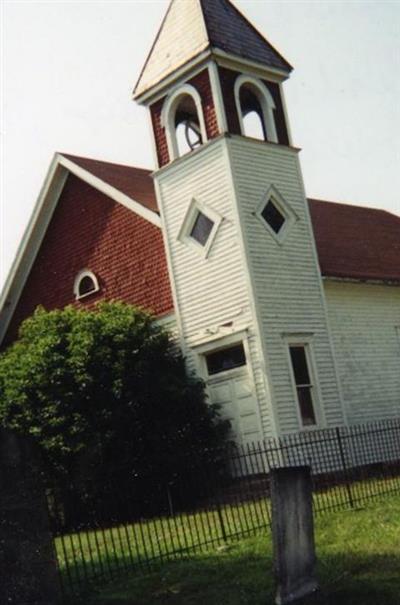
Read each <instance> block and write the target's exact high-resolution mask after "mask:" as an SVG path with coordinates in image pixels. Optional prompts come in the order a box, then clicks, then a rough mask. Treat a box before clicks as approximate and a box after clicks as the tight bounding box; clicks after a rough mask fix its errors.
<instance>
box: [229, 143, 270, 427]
mask: <svg viewBox="0 0 400 605" xmlns="http://www.w3.org/2000/svg"><path fill="white" fill-rule="evenodd" d="M225 154H226V161H227V167H228V169H229V174H230V179H231V190H232V200H233V201H232V208H233V209H234V212H235V216H236V221H237V225H238V235H239V243H240V247H241V251H242V259H243V275H244V278H245V280H246V285H247V291H248V297H249V303H250V308H251V313H252V317H253V322H254V333H255V335H256V339H257V349H258V355H259V360H260V367H261V371H262V374H263V381H264V389H265V396H266V403H267V406H268V408H269V412H270V414H269V420H270V426H271V434H272V436H273V437H279V434H280V427H279V419H278V412H277V409H276V406H275V405H274V399H275V396H274V390H273V383H272V375H271V369H270V360H269V356H268V351H267V346H266V342H265V339H264V337H263V332H262V327H261V326H262V322H261V316H260V309H259V306H258V305H257V302H256V298H255V278H254V271H253V267H252V264H251V261H250V251H249V246H248V242H247V241H246V238H245V236H244V232H243V227H242V225H243V224H244V216H243V209H242V207H241V205H240V203H239V192H238V186H237V182H236V175H235V174H234V172H233V161H232V150H231V141H230V139H225ZM257 413H258V416H259V421H260V426H261V427H263V422H262V414H261V410H260V405H259V404H258V405H257ZM261 434H262V435H263V437H265V435H264V430H263V429H262V432H261Z"/></svg>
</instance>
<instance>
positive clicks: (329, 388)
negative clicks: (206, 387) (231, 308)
mask: <svg viewBox="0 0 400 605" xmlns="http://www.w3.org/2000/svg"><path fill="white" fill-rule="evenodd" d="M228 144H229V148H230V157H231V168H232V173H233V175H234V181H235V188H236V194H237V199H238V204H239V207H240V212H241V222H242V227H243V230H244V238H245V241H246V242H247V254H248V259H249V265H250V273H251V275H252V283H253V288H254V294H255V299H256V306H257V313H258V317H259V321H260V324H261V327H262V334H263V339H264V344H265V349H264V351H265V353H266V361H267V365H268V367H269V375H270V380H271V384H272V397H273V403H274V406H275V410H276V413H277V420H278V429H279V430H280V432H283V433H284V432H290V431H296V430H298V429H299V428H300V427H299V421H298V415H297V409H296V402H295V393H294V389H293V384H292V382H291V376H290V368H289V363H288V357H287V342H286V340H285V336H287V335H288V334H306V335H310V336H311V337H312V343H313V345H312V347H313V352H314V357H315V364H316V373H317V380H318V385H319V392H320V396H321V403H322V406H323V411H324V412H323V413H324V416H325V420H326V425H327V426H334V425H340V424H342V423H343V420H344V419H343V411H342V403H341V400H340V396H339V392H338V381H337V374H336V370H335V365H334V360H333V350H332V344H331V341H330V337H329V333H328V326H327V317H326V309H325V307H324V300H323V289H322V284H321V278H320V272H319V267H318V263H317V260H316V255H315V250H314V247H313V239H312V238H313V235H312V232H311V226H310V221H309V216H308V207H307V205H306V200H305V196H304V191H303V185H302V178H301V173H300V167H299V162H298V156H297V153H296V151H295V150H291V149H288V148H284V147H282V146H278V145H265V144H262V143H259V142H257V141H253V140H249V139H245V138H243V137H232V138H231V139H230V140H229V141H228ZM271 185H274V186H275V187H276V188H277V189H278V190H279V192H280V193H281V195H282V196H283V197H284V199H285V200H286V202H287V203H288V204H289V206H290V207H291V209H292V210H293V211H294V212H295V213H296V215H297V217H298V220H297V221H296V222H295V224H293V226H292V228H291V230H290V232H289V233H288V235H287V237H286V239H285V241H284V243H283V244H279V243H278V242H277V241H276V239H275V238H274V237H273V236H272V235H271V234H270V233H269V232H268V231H267V230H266V229H265V227H264V226H263V224H262V223H261V221H260V220H259V219H258V218H257V217H256V216H255V214H254V213H255V211H256V209H257V208H258V206H259V204H260V202H261V200H262V198H263V196H264V195H265V194H266V192H267V191H268V189H269V187H270V186H271Z"/></svg>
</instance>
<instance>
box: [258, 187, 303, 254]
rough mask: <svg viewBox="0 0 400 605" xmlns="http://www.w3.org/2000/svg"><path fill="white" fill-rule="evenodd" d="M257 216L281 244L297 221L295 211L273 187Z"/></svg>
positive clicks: (259, 207) (259, 208) (262, 202)
mask: <svg viewBox="0 0 400 605" xmlns="http://www.w3.org/2000/svg"><path fill="white" fill-rule="evenodd" d="M255 214H256V216H257V217H258V218H259V220H260V221H261V222H262V224H263V225H264V227H265V228H266V229H267V231H268V232H269V233H270V234H271V235H272V236H273V237H274V238H275V239H276V240H277V242H278V243H280V244H281V243H282V242H283V240H284V239H285V238H286V236H287V234H288V233H289V230H290V229H291V226H292V225H293V223H295V222H296V220H297V215H296V213H295V212H294V210H293V209H292V208H291V206H290V205H289V204H288V202H287V201H286V200H285V199H284V198H283V197H282V195H281V194H280V193H279V191H278V190H277V189H276V187H274V186H273V185H271V187H270V188H269V189H268V191H267V193H266V194H265V196H264V197H263V199H262V201H261V202H260V204H259V206H258V208H257V211H256V213H255Z"/></svg>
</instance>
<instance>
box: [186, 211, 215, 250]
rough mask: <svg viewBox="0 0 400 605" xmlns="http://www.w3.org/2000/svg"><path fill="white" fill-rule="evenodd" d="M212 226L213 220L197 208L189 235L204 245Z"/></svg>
mask: <svg viewBox="0 0 400 605" xmlns="http://www.w3.org/2000/svg"><path fill="white" fill-rule="evenodd" d="M213 227H214V221H212V220H211V219H210V218H208V216H206V215H205V214H203V213H202V212H200V210H198V211H197V216H196V218H195V220H194V224H193V227H192V230H191V231H190V237H192V238H193V239H194V240H196V242H198V243H199V244H200V245H201V246H205V245H206V243H207V240H208V238H209V237H210V233H211V231H212V228H213Z"/></svg>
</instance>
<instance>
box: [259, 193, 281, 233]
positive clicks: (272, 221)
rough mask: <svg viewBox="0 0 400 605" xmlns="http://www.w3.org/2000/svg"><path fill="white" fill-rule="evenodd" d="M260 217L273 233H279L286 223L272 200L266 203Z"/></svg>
mask: <svg viewBox="0 0 400 605" xmlns="http://www.w3.org/2000/svg"><path fill="white" fill-rule="evenodd" d="M261 216H262V217H263V219H264V220H265V222H266V223H267V224H268V225H269V226H270V227H271V229H272V230H273V231H275V233H279V231H280V230H281V229H282V227H283V225H284V224H285V221H286V217H285V216H284V215H283V214H282V212H281V211H280V210H279V208H277V206H276V205H275V204H274V202H273V200H272V199H270V200H269V201H268V202H267V204H266V206H265V208H264V210H263V211H262V212H261Z"/></svg>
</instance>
